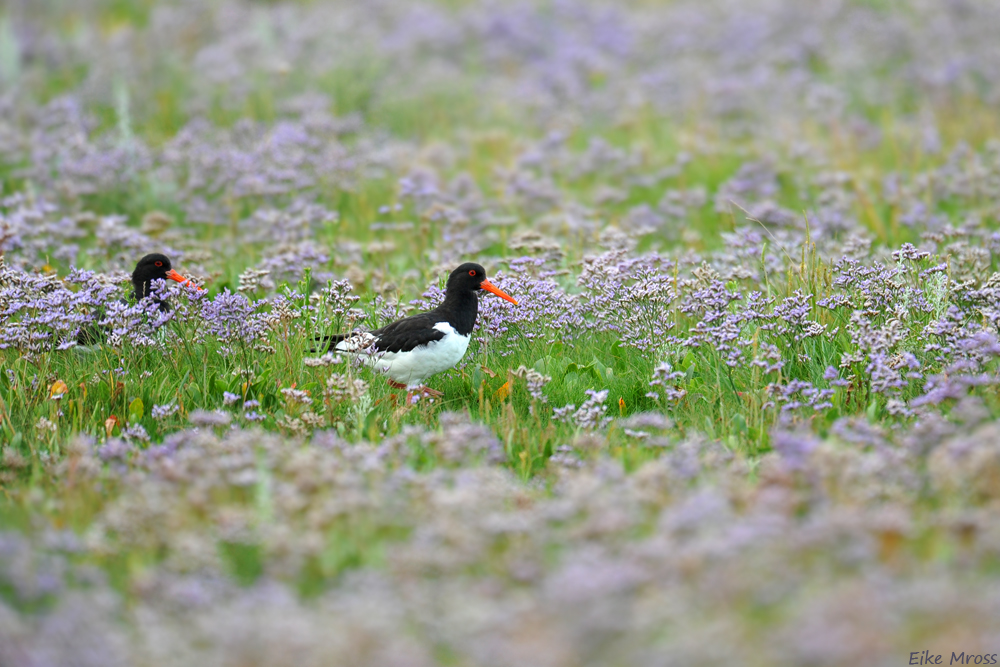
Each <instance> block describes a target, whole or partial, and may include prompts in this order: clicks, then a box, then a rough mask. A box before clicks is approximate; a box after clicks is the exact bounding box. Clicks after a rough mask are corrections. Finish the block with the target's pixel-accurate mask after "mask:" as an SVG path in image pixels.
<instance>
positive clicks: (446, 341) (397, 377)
mask: <svg viewBox="0 0 1000 667" xmlns="http://www.w3.org/2000/svg"><path fill="white" fill-rule="evenodd" d="M479 290H486V291H487V292H492V293H493V294H496V295H497V296H498V297H500V298H501V299H506V300H507V301H510V302H511V303H513V304H514V305H517V301H515V300H514V298H513V297H511V296H510V295H509V294H505V293H504V292H502V291H501V290H499V289H498V288H497V287H496V286H494V285H493V284H492V283H491V282H490V281H489V280H487V279H486V270H485V269H483V267H482V266H480V265H479V264H473V263H472V262H468V263H466V264H463V265H461V266H460V267H458V268H457V269H455V270H454V271H452V272H451V275H449V276H448V284H447V286H446V288H445V295H444V302H443V303H442V304H441V305H440V306H438V307H437V308H435V309H434V310H431V311H428V312H426V313H420V314H418V315H411V316H410V317H404V318H403V319H401V320H397V321H395V322H393V323H392V324H388V325H386V326H384V327H382V328H381V329H376V330H375V331H366V332H355V333H349V334H337V335H334V336H329V337H327V338H326V339H325V340H324V343H328V344H329V347H328V348H327V349H328V350H330V351H337V352H346V353H348V354H354V355H357V356H358V357H360V358H362V359H363V360H364V361H365V363H367V364H368V365H369V366H371V367H373V368H376V369H378V370H381V371H383V372H385V373H386V374H387V375H388V376H389V384H390V385H392V386H393V387H396V388H399V389H404V388H405V389H408V390H409V393H408V394H407V399H408V400H409V398H411V397H412V395H413V393H414V391H416V390H418V389H420V390H422V391H424V392H426V393H428V394H430V395H432V396H442V395H443V394H442V393H441V392H439V391H436V390H433V389H429V388H427V387H424V386H422V385H423V382H424V380H426V379H427V378H429V377H430V376H432V375H434V374H435V373H440V372H441V371H445V370H448V369H449V368H451V367H453V366H454V365H455V364H457V363H458V362H459V361H461V359H462V357H463V356H465V351H466V350H467V349H468V347H469V339H470V337H471V335H472V329H473V328H474V327H475V326H476V315H477V314H478V313H479V297H478V294H477V292H478V291H479Z"/></svg>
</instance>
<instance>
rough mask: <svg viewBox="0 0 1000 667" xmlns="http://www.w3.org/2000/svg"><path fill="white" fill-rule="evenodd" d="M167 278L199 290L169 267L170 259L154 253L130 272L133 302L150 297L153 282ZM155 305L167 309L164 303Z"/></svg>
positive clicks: (141, 260)
mask: <svg viewBox="0 0 1000 667" xmlns="http://www.w3.org/2000/svg"><path fill="white" fill-rule="evenodd" d="M168 278H169V279H170V280H176V281H177V282H179V283H181V284H182V285H183V284H185V283H187V284H189V285H191V286H192V287H194V288H195V289H199V290H200V289H201V288H200V287H198V286H197V285H195V284H194V283H192V282H191V281H190V279H188V278H185V277H184V276H182V275H181V274H179V273H177V272H176V271H174V270H173V268H171V266H170V259H168V258H167V256H166V255H162V254H160V253H158V252H154V253H152V254H150V255H146V256H145V257H143V258H142V259H140V260H139V262H138V263H137V264H136V265H135V271H133V272H132V287H133V288H134V289H135V300H136V301H139V300H141V299H142V298H143V297H147V296H151V294H152V291H153V281H154V280H167V279H168ZM157 304H158V305H159V307H160V308H161V309H162V308H169V306H168V305H167V303H166V302H165V301H158V302H157Z"/></svg>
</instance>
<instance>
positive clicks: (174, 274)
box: [167, 269, 201, 289]
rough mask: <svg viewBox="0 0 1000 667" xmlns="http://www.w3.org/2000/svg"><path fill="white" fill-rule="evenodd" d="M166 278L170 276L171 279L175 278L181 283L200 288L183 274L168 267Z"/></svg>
mask: <svg viewBox="0 0 1000 667" xmlns="http://www.w3.org/2000/svg"><path fill="white" fill-rule="evenodd" d="M167 278H170V279H171V280H176V281H177V282H179V283H180V284H181V285H184V284H187V285H190V286H191V287H193V288H195V289H201V288H200V287H198V286H197V285H195V284H194V283H193V282H191V281H190V280H189V279H188V278H185V277H184V276H182V275H181V274H179V273H177V272H176V271H174V270H173V269H170V270H169V271H167Z"/></svg>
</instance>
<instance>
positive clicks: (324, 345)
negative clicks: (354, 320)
mask: <svg viewBox="0 0 1000 667" xmlns="http://www.w3.org/2000/svg"><path fill="white" fill-rule="evenodd" d="M349 335H350V334H332V335H330V336H316V337H315V338H313V347H312V348H311V349H310V350H309V351H310V352H312V353H313V354H316V353H317V352H319V353H325V352H331V351H332V350H333V349H334V348H335V347H337V343H339V342H341V341H343V340H344V339H345V338H347V337H348V336H349Z"/></svg>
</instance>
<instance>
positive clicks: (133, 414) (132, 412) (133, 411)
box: [128, 398, 146, 422]
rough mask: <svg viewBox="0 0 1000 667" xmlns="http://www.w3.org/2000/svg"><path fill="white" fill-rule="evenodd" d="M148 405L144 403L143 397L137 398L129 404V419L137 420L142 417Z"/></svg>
mask: <svg viewBox="0 0 1000 667" xmlns="http://www.w3.org/2000/svg"><path fill="white" fill-rule="evenodd" d="M145 410H146V406H145V405H143V404H142V399H141V398H137V399H135V400H134V401H132V402H131V403H129V404H128V420H129V421H132V422H137V421H139V420H140V419H142V415H143V412H145Z"/></svg>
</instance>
